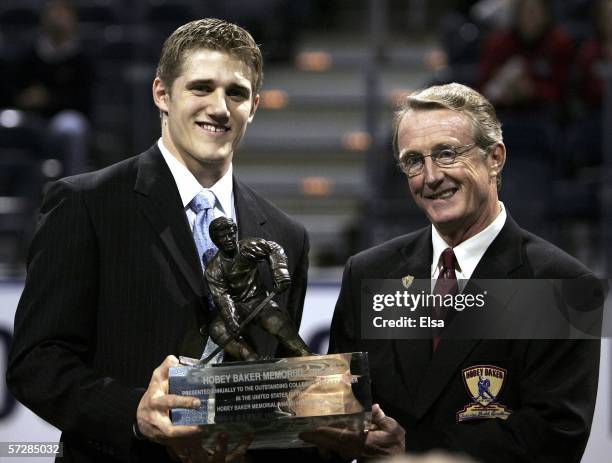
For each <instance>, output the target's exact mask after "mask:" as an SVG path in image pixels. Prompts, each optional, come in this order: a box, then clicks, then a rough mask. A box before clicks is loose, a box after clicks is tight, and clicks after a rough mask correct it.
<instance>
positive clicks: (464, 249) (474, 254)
mask: <svg viewBox="0 0 612 463" xmlns="http://www.w3.org/2000/svg"><path fill="white" fill-rule="evenodd" d="M499 207H500V212H499V214H498V215H497V217H496V218H495V220H493V222H491V223H490V224H489V226H487V227H486V228H485V229H484V230H482V231H481V232H479V233H477V234H476V235H474V236H472V237H471V238H469V239H467V240H465V241H464V242H462V243H460V244H458V245H457V246H455V247H454V248H453V251H454V253H455V257H456V258H457V266H458V267H459V268H458V272H457V278H460V279H465V280H468V279H469V278H471V276H472V273H474V270H475V269H476V266H477V265H478V262H480V259H482V256H483V255H484V253H485V251H486V250H487V248H488V247H489V246H490V245H491V243H492V242H493V240H495V238H497V235H499V232H500V231H501V230H502V228H504V224H505V223H506V217H507V213H506V208H505V206H504V203H502V202H501V201H499ZM431 244H432V247H433V260H432V263H431V276H432V278H434V277H435V276H437V274H438V272H439V268H438V266H439V263H440V256H441V255H442V251H444V250H445V249H446V248H448V247H449V246H448V244H446V242H445V241H444V239H443V238H442V236H440V234H439V233H438V230H436V227H434V226H432V227H431Z"/></svg>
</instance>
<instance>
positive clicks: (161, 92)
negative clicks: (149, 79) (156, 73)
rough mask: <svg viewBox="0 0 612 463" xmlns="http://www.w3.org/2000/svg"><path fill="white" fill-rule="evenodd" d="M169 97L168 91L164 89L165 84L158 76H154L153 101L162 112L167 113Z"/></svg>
mask: <svg viewBox="0 0 612 463" xmlns="http://www.w3.org/2000/svg"><path fill="white" fill-rule="evenodd" d="M169 98H170V92H169V91H168V90H167V89H166V85H165V84H164V83H163V82H162V80H161V79H160V78H159V77H156V78H155V80H153V101H154V102H155V106H157V107H158V108H159V110H160V111H161V112H162V113H164V114H168V99H169Z"/></svg>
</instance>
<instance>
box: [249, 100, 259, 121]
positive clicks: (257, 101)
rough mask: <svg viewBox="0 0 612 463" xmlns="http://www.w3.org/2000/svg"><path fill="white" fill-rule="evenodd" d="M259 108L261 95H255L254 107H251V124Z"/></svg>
mask: <svg viewBox="0 0 612 463" xmlns="http://www.w3.org/2000/svg"><path fill="white" fill-rule="evenodd" d="M258 106H259V93H258V94H257V95H255V97H254V98H253V106H251V114H249V124H250V123H251V122H252V121H253V118H254V117H255V111H257V107H258Z"/></svg>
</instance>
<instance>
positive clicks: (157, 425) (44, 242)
mask: <svg viewBox="0 0 612 463" xmlns="http://www.w3.org/2000/svg"><path fill="white" fill-rule="evenodd" d="M261 82H262V58H261V53H260V51H259V48H258V47H257V45H256V43H255V42H254V40H253V38H252V37H251V36H250V34H249V33H248V32H247V31H245V30H244V29H242V28H240V27H238V26H236V25H233V24H230V23H227V22H224V21H220V20H216V19H203V20H198V21H193V22H190V23H188V24H185V25H184V26H181V27H180V28H178V29H177V30H176V31H175V32H174V33H173V34H172V35H171V36H170V37H169V38H168V39H167V40H166V42H165V44H164V47H163V50H162V54H161V58H160V62H159V65H158V68H157V74H156V77H155V80H154V82H153V99H154V101H155V104H156V105H157V107H158V108H159V111H160V117H161V128H162V129H161V132H162V135H161V138H160V139H159V140H158V141H157V142H156V143H155V144H154V145H153V146H152V147H151V148H150V149H149V150H147V151H146V152H144V153H142V154H140V155H138V156H135V157H133V158H130V159H127V160H125V161H123V162H120V163H118V164H116V165H113V166H110V167H108V168H105V169H103V170H100V171H97V172H92V173H89V174H84V175H79V176H75V177H69V178H66V179H63V180H60V181H58V182H56V183H55V184H54V185H52V187H51V188H50V190H49V192H48V193H47V195H46V197H45V199H44V202H43V205H42V208H41V213H40V220H39V223H38V227H37V231H36V234H35V236H34V239H33V242H32V247H31V250H30V255H29V260H28V274H27V280H26V286H25V290H24V292H23V295H22V297H21V300H20V303H19V307H18V309H17V314H16V317H15V337H14V342H13V345H12V349H11V353H10V359H9V366H8V373H7V382H8V384H9V387H10V389H11V391H12V392H13V394H14V395H15V397H16V398H17V399H18V400H20V401H21V402H22V403H24V404H25V405H26V406H28V407H29V408H31V409H32V410H33V411H34V412H36V413H37V414H38V415H39V416H41V417H42V418H43V419H45V420H47V421H49V422H50V423H51V424H53V425H54V426H56V427H58V428H59V429H61V430H62V441H63V442H64V458H63V459H62V461H105V462H108V461H146V462H154V461H170V460H171V459H173V460H176V459H181V460H183V461H209V460H211V459H213V460H214V461H217V460H218V461H225V458H228V459H229V460H233V459H239V458H240V457H241V456H242V454H243V453H244V450H245V448H246V446H247V445H248V439H245V440H244V441H243V442H242V443H241V444H240V445H239V446H238V447H237V448H236V449H234V450H233V451H231V452H229V453H227V452H226V449H225V447H226V444H227V442H226V440H225V438H224V436H219V439H218V442H217V446H216V448H214V449H203V448H202V447H201V445H200V443H201V432H202V431H201V430H200V429H199V428H198V427H196V426H185V427H183V426H172V425H171V422H170V418H169V410H170V409H171V408H173V407H194V408H197V407H198V403H197V400H196V399H193V398H189V397H179V396H173V395H169V394H168V369H169V367H170V366H173V365H177V363H178V361H177V357H176V356H178V355H186V356H191V357H197V358H199V357H200V356H201V355H202V351H203V349H204V346H205V344H206V340H207V339H206V336H201V335H200V334H199V329H200V328H201V327H203V328H204V332H205V331H206V329H207V327H208V322H209V321H210V318H211V307H210V306H209V302H208V301H209V300H210V295H209V292H208V289H207V287H206V285H205V283H204V278H203V261H202V259H203V255H204V254H206V252H204V254H200V253H199V251H198V250H197V247H196V243H195V241H194V236H193V235H192V229H193V228H194V223H195V221H196V217H197V213H196V211H195V207H192V205H193V204H194V201H195V200H196V199H195V198H196V197H198V196H199V195H202V194H203V195H206V196H207V197H209V198H212V200H211V201H212V202H211V203H210V207H209V209H210V211H209V209H207V211H208V212H207V213H212V214H213V215H214V216H217V217H218V216H227V217H230V218H232V219H234V220H235V221H236V222H237V224H238V230H239V234H240V236H241V237H245V238H246V237H260V238H263V239H266V240H271V241H275V242H277V243H279V244H280V245H281V246H282V247H283V248H284V250H285V252H286V254H287V258H288V262H289V274H290V275H291V280H292V286H291V287H290V289H289V290H287V291H285V292H284V293H283V294H282V295H280V296H279V297H278V299H277V303H278V305H279V306H280V307H281V308H282V310H287V311H288V314H289V316H290V318H291V319H292V320H293V322H294V323H296V325H299V322H300V319H301V313H302V307H303V300H304V294H305V290H306V276H307V267H308V254H307V253H308V238H307V235H306V231H305V229H304V228H303V227H302V226H301V225H299V224H297V223H296V222H294V221H293V220H292V219H290V218H289V217H288V216H286V215H285V214H284V213H283V212H281V211H280V210H278V209H277V208H276V207H274V206H273V205H272V204H270V203H269V202H267V201H266V200H264V199H263V198H262V197H260V196H259V195H258V194H257V193H255V192H254V191H253V190H251V189H250V188H249V187H247V186H246V185H244V184H243V183H242V182H240V181H239V180H238V179H237V178H236V177H235V176H233V174H232V159H233V156H234V153H235V150H236V148H237V147H238V144H239V143H240V140H241V139H242V137H243V135H244V132H245V130H246V128H247V126H248V124H249V123H250V122H251V121H252V119H253V117H254V115H255V111H256V109H257V104H258V102H259V90H260V88H261ZM199 254H200V255H199ZM264 278H265V280H266V283H267V284H268V285H269V288H272V284H273V281H272V277H271V275H269V274H265V275H264ZM245 336H246V337H247V339H248V340H249V342H250V344H251V345H252V346H254V348H255V350H256V351H257V353H258V354H260V355H267V356H274V355H275V354H277V347H278V342H277V340H276V339H275V338H274V337H273V336H271V335H269V334H267V333H262V332H261V330H259V331H258V330H252V331H250V332H247V333H246V334H245ZM172 354H173V355H172ZM277 355H278V354H277ZM164 358H165V360H164ZM160 362H161V364H160ZM152 372H153V373H152Z"/></svg>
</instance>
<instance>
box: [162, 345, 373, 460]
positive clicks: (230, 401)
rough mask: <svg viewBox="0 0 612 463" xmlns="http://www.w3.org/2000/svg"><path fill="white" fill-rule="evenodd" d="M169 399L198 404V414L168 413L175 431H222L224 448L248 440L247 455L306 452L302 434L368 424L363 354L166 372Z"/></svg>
mask: <svg viewBox="0 0 612 463" xmlns="http://www.w3.org/2000/svg"><path fill="white" fill-rule="evenodd" d="M170 393H171V394H178V395H186V396H187V395H188V396H192V397H198V398H199V399H200V400H201V402H202V406H201V407H200V408H199V409H197V410H192V409H173V410H172V413H171V417H172V422H173V424H176V425H194V424H195V425H203V426H206V429H205V430H206V431H210V432H207V435H209V436H211V435H213V434H215V433H217V432H220V431H224V432H227V433H228V434H229V438H230V441H239V440H240V438H241V436H242V435H244V434H245V433H250V432H252V433H254V434H255V439H254V441H253V443H252V444H251V446H250V448H253V449H259V448H292V447H305V446H308V445H309V444H307V443H305V442H303V441H302V440H300V439H299V437H298V435H299V434H300V433H301V432H306V431H314V430H316V429H317V428H318V427H321V426H332V427H338V428H342V429H350V430H353V431H357V432H360V431H364V430H366V429H367V428H368V427H369V424H370V419H371V408H372V403H371V394H370V377H369V372H368V361H367V353H361V352H357V353H348V354H333V355H321V356H309V357H293V358H282V359H271V360H264V361H254V362H233V363H221V364H214V365H210V366H206V367H193V366H181V367H173V368H171V369H170Z"/></svg>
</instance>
